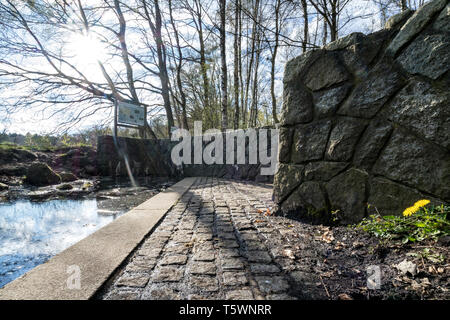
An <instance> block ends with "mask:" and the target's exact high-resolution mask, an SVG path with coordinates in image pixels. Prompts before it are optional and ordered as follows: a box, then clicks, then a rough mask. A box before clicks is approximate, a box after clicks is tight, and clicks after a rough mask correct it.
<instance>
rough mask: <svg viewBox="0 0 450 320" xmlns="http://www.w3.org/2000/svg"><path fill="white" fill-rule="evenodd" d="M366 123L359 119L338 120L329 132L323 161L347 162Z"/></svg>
mask: <svg viewBox="0 0 450 320" xmlns="http://www.w3.org/2000/svg"><path fill="white" fill-rule="evenodd" d="M365 127H366V122H365V121H364V120H361V119H351V118H340V119H338V120H337V123H336V124H335V125H334V127H333V129H332V130H331V135H330V139H329V140H328V145H327V149H326V151H325V159H326V160H332V161H348V160H350V159H351V158H352V155H353V150H354V148H355V145H356V143H357V142H358V139H359V138H360V136H361V133H362V132H363V130H364V128H365Z"/></svg>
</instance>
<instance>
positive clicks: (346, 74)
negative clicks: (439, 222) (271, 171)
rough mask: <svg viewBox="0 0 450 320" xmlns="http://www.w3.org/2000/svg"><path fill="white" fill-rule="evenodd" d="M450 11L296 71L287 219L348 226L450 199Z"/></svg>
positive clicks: (289, 109) (339, 48)
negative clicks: (417, 203) (419, 202)
mask: <svg viewBox="0 0 450 320" xmlns="http://www.w3.org/2000/svg"><path fill="white" fill-rule="evenodd" d="M449 6H450V5H449V4H448V1H446V0H433V1H431V2H429V3H427V4H426V5H425V6H423V7H422V8H420V9H419V10H418V11H417V12H415V13H413V12H411V11H407V12H403V13H401V14H400V15H397V16H394V17H392V18H391V19H390V20H389V21H388V22H387V24H386V28H385V29H384V30H381V31H379V32H376V33H373V34H369V35H363V34H361V33H354V34H351V35H349V36H347V37H345V38H342V39H339V40H337V41H335V42H333V43H330V44H328V45H327V46H325V47H324V48H322V49H320V50H314V51H309V52H307V53H305V54H303V55H301V56H299V57H297V58H295V59H293V60H291V61H289V62H288V63H287V65H286V69H285V75H284V93H283V94H284V101H283V111H282V117H281V131H280V145H279V154H278V155H279V162H280V163H279V168H278V171H277V173H276V175H275V179H274V198H275V201H276V202H277V203H278V205H279V208H280V210H281V211H282V212H284V213H287V212H290V213H293V214H296V215H298V216H299V217H302V218H306V219H311V220H313V221H317V222H325V223H327V222H328V223H329V222H333V221H339V222H340V223H343V224H347V223H353V222H357V221H359V220H361V219H362V218H363V217H364V216H366V215H368V214H373V213H375V212H377V211H378V212H380V213H381V214H383V215H387V214H401V213H402V211H403V209H404V208H406V207H408V206H411V205H412V204H413V203H414V202H415V201H416V200H418V199H421V198H426V199H430V200H432V202H434V203H442V202H448V201H449V200H450V156H449V150H450V139H449V138H450V91H449V87H450V86H449V84H450V79H449V72H448V70H449V65H450V45H449V37H450V30H449V29H450V21H449V20H450V19H449V15H450V7H449Z"/></svg>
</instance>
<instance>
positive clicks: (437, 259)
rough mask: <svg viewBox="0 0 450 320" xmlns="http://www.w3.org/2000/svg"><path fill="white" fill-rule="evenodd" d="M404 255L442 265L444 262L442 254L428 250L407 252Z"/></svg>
mask: <svg viewBox="0 0 450 320" xmlns="http://www.w3.org/2000/svg"><path fill="white" fill-rule="evenodd" d="M406 255H407V256H410V257H415V258H422V259H427V260H429V261H430V262H433V263H443V262H444V261H445V257H444V255H443V254H440V253H438V252H435V251H433V250H432V249H430V248H424V249H423V250H422V251H421V252H409V253H407V254H406Z"/></svg>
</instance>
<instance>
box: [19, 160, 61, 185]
mask: <svg viewBox="0 0 450 320" xmlns="http://www.w3.org/2000/svg"><path fill="white" fill-rule="evenodd" d="M25 182H26V183H29V184H31V185H33V186H46V185H51V184H57V183H60V182H61V176H60V175H59V174H57V173H55V172H54V171H53V170H52V169H51V168H50V167H49V166H48V165H46V164H45V163H41V162H36V163H33V164H32V165H31V166H29V167H28V170H27V177H26V179H25Z"/></svg>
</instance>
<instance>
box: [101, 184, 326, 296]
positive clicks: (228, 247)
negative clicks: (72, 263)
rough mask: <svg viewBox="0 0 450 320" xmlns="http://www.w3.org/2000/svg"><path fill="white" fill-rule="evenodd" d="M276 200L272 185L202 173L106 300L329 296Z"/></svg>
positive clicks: (116, 279) (118, 277)
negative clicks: (299, 255) (298, 254)
mask: <svg viewBox="0 0 450 320" xmlns="http://www.w3.org/2000/svg"><path fill="white" fill-rule="evenodd" d="M271 198H272V185H270V184H260V183H255V182H245V181H234V180H222V179H217V178H207V177H203V178H197V180H196V182H195V183H194V184H193V186H192V187H191V188H190V190H189V191H187V192H186V193H185V194H184V195H183V197H182V198H181V199H180V201H179V202H178V203H177V204H176V205H175V206H174V207H173V208H172V209H171V210H170V211H169V212H168V213H167V215H166V216H165V217H164V219H163V220H162V222H161V223H160V225H159V226H158V227H157V228H156V229H155V230H154V231H153V232H152V233H151V234H150V235H149V236H148V237H147V238H146V240H145V241H144V242H143V243H142V245H141V246H140V247H139V248H138V249H137V250H136V252H135V253H134V254H133V256H132V257H131V258H130V260H129V262H127V264H126V265H125V266H124V268H123V269H122V270H120V271H119V272H118V273H117V274H116V275H115V276H114V277H113V280H112V281H110V284H109V285H108V286H107V287H106V288H105V290H103V292H102V294H101V296H100V298H102V299H230V300H231V299H298V298H307V299H313V298H314V299H317V298H326V296H322V294H325V293H324V292H323V289H321V288H319V289H318V287H320V286H321V284H320V279H318V278H316V276H315V274H314V273H313V272H310V271H308V270H305V268H302V264H301V259H300V260H298V259H297V260H294V259H295V257H294V256H293V255H294V252H295V250H298V243H299V239H298V234H292V233H291V232H290V230H289V228H287V227H286V223H285V221H284V220H283V218H282V217H273V216H272V215H271V210H272V208H273V207H274V203H273V202H272V200H271ZM295 246H297V247H295ZM304 258H305V259H308V258H309V256H308V254H304Z"/></svg>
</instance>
